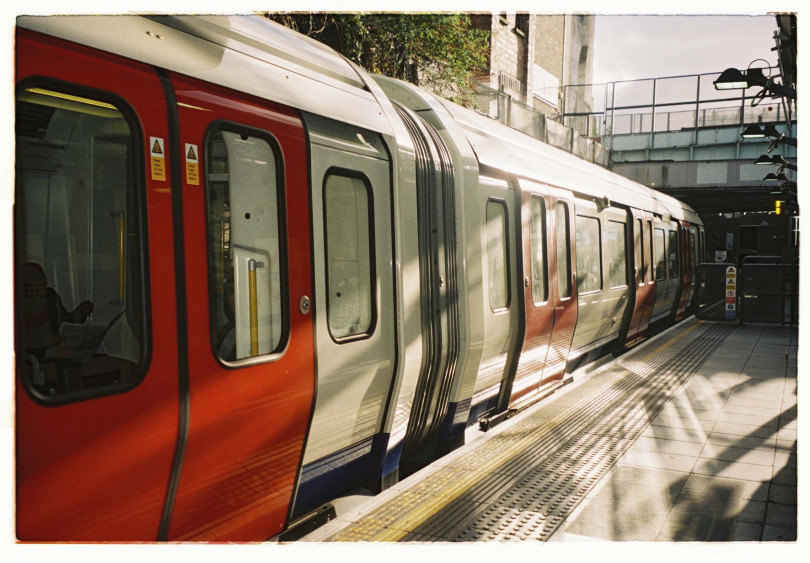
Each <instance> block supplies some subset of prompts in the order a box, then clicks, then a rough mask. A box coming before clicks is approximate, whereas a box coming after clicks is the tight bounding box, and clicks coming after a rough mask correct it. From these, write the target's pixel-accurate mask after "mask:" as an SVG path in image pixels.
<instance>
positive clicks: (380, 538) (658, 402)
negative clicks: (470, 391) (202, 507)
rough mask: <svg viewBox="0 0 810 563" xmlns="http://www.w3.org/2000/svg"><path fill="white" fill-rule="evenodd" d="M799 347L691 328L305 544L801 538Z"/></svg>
mask: <svg viewBox="0 0 810 563" xmlns="http://www.w3.org/2000/svg"><path fill="white" fill-rule="evenodd" d="M797 349H798V331H797V329H795V328H782V327H778V326H767V325H762V326H750V325H738V324H724V323H715V322H708V321H699V320H696V319H694V318H692V319H690V320H687V321H685V322H683V323H681V324H679V325H678V326H676V327H673V328H671V329H669V330H668V331H666V332H663V333H662V334H659V335H658V336H656V337H655V338H653V339H651V340H650V341H649V342H647V343H645V344H643V345H641V346H639V347H637V348H634V349H632V350H630V351H628V352H626V353H625V354H623V355H621V356H619V357H618V358H611V361H609V362H603V363H602V365H600V366H593V367H591V368H590V369H588V370H587V371H585V370H582V371H580V372H577V373H575V374H574V377H573V379H572V382H571V383H570V384H568V385H566V386H564V387H562V388H561V389H559V390H558V391H557V392H555V393H554V394H553V395H551V396H549V397H547V398H546V399H544V400H542V401H541V402H539V403H537V404H536V405H534V406H532V407H530V408H529V409H526V410H525V411H522V412H521V413H519V414H517V415H515V416H514V417H512V418H510V419H508V420H506V421H505V422H503V423H501V424H500V425H498V426H496V427H494V428H492V429H490V430H489V431H488V432H486V433H484V432H480V431H479V430H478V429H477V428H471V429H470V430H468V436H467V438H468V440H467V444H466V445H465V446H463V447H462V448H459V449H458V450H456V451H454V452H452V453H450V454H448V455H447V456H445V457H443V458H442V459H440V460H438V461H437V462H435V463H434V464H433V465H431V466H429V467H426V468H424V469H422V470H421V471H419V472H417V473H415V474H413V475H411V476H410V477H408V478H407V479H404V480H403V481H401V482H399V483H397V484H396V485H394V486H393V487H391V488H390V489H388V490H386V491H383V492H382V493H380V494H379V495H376V496H366V495H363V494H357V495H350V496H347V497H345V498H342V499H338V500H337V501H336V502H335V503H334V504H335V509H336V514H337V516H336V518H335V519H334V520H332V521H330V522H328V523H327V524H325V525H324V526H322V527H320V528H318V529H316V530H314V531H313V532H311V533H309V534H308V535H306V536H304V537H303V538H302V539H301V540H300V541H304V542H336V541H343V542H430V543H433V542H520V541H551V542H559V541H563V542H584V541H668V542H675V541H712V542H713V541H756V542H770V541H782V542H792V541H795V540H796V537H797V434H796V429H797V404H796V403H797V402H796V396H797V390H796V384H797Z"/></svg>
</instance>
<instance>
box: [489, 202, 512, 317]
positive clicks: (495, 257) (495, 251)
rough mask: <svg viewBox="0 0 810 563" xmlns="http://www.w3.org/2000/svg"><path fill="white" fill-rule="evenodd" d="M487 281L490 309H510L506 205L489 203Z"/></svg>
mask: <svg viewBox="0 0 810 563" xmlns="http://www.w3.org/2000/svg"><path fill="white" fill-rule="evenodd" d="M486 212H487V279H488V282H489V307H490V308H491V309H492V310H493V311H498V310H503V309H507V308H508V307H509V269H508V265H509V261H508V260H509V257H508V251H507V249H508V240H507V230H506V205H505V204H504V202H503V201H497V200H492V199H491V200H489V201H487V210H486Z"/></svg>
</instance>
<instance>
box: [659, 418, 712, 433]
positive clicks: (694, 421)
mask: <svg viewBox="0 0 810 563" xmlns="http://www.w3.org/2000/svg"><path fill="white" fill-rule="evenodd" d="M652 424H653V425H654V426H666V427H668V428H690V429H694V430H702V431H703V432H710V431H711V429H712V428H713V427H714V424H715V422H714V420H701V419H699V418H691V417H690V418H683V417H679V416H671V415H665V414H660V415H658V416H656V417H655V418H654V419H653V421H652Z"/></svg>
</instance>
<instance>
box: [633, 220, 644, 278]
mask: <svg viewBox="0 0 810 563" xmlns="http://www.w3.org/2000/svg"><path fill="white" fill-rule="evenodd" d="M635 229H636V232H635V236H634V240H633V252H634V257H635V267H636V272H638V274H637V275H638V279H637V280H636V283H637V284H639V285H641V284H642V283H644V276H645V275H647V265H646V264H645V262H644V223H643V222H642V220H641V219H636V223H635Z"/></svg>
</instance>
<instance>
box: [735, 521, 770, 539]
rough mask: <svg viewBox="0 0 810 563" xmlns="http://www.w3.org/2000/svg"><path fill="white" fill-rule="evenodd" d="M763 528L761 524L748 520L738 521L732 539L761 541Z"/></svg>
mask: <svg viewBox="0 0 810 563" xmlns="http://www.w3.org/2000/svg"><path fill="white" fill-rule="evenodd" d="M762 528H763V527H762V525H761V524H749V523H748V522H740V521H737V525H736V526H735V527H734V536H733V537H732V538H731V540H732V541H747V542H752V541H756V542H758V541H761V540H762Z"/></svg>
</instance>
